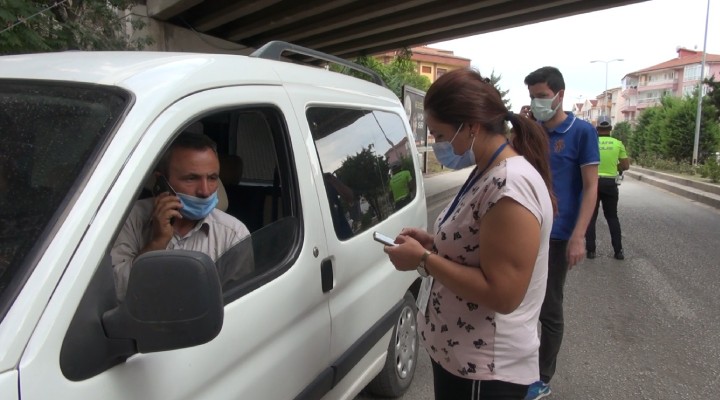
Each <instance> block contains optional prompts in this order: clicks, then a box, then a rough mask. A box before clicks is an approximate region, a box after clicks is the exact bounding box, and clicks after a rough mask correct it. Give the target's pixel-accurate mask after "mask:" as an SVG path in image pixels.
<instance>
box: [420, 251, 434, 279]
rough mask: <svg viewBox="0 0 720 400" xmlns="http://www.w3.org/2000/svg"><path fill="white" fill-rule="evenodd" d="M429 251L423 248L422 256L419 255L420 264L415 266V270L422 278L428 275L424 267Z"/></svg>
mask: <svg viewBox="0 0 720 400" xmlns="http://www.w3.org/2000/svg"><path fill="white" fill-rule="evenodd" d="M430 254H432V253H431V252H429V251H427V250H425V253H423V255H422V257H420V264H418V266H417V272H418V274H420V276H422V277H423V278H427V277H428V276H430V274H429V273H428V271H427V269H425V263H426V262H427V259H428V257H430Z"/></svg>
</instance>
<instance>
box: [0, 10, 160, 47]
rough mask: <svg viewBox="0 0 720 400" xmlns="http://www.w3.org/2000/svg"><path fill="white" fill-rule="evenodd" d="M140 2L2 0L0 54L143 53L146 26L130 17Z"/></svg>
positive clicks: (146, 41)
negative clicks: (141, 32) (140, 33)
mask: <svg viewBox="0 0 720 400" xmlns="http://www.w3.org/2000/svg"><path fill="white" fill-rule="evenodd" d="M137 3H138V1H137V0H72V1H69V0H63V1H57V2H52V3H51V2H38V1H27V0H0V26H1V27H2V29H0V30H1V31H2V33H0V54H18V53H34V52H42V51H62V50H139V49H142V48H143V47H144V46H145V45H147V44H149V43H150V39H149V38H147V37H131V33H132V32H135V31H138V30H139V29H141V28H142V27H143V26H144V22H143V21H142V20H140V19H137V18H127V16H128V15H129V14H128V12H129V10H130V9H131V8H132V7H133V6H134V5H135V4H137Z"/></svg>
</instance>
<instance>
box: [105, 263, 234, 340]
mask: <svg viewBox="0 0 720 400" xmlns="http://www.w3.org/2000/svg"><path fill="white" fill-rule="evenodd" d="M223 312H224V309H223V299H222V290H221V288H220V280H219V278H218V274H217V270H216V267H215V263H214V262H213V261H212V260H211V259H210V257H208V256H207V255H206V254H204V253H200V252H195V251H188V250H163V251H153V252H149V253H145V254H143V255H141V256H139V257H138V258H137V259H135V262H134V263H133V267H132V270H131V272H130V277H129V280H128V286H127V293H126V295H125V301H124V302H123V303H120V305H119V306H118V307H117V308H114V309H112V310H109V311H107V312H105V313H104V314H103V317H102V324H103V327H104V329H105V333H106V335H107V336H108V338H110V339H132V340H134V342H135V344H136V348H137V351H139V352H140V353H151V352H156V351H165V350H173V349H179V348H184V347H191V346H197V345H200V344H204V343H207V342H209V341H210V340H212V339H214V338H215V337H216V336H217V335H218V334H219V333H220V330H221V328H222V324H223Z"/></svg>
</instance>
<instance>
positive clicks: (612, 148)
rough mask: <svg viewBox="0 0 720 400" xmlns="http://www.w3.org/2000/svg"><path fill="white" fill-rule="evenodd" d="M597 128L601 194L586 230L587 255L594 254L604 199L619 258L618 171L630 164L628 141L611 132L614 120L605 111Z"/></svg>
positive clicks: (613, 242)
mask: <svg viewBox="0 0 720 400" xmlns="http://www.w3.org/2000/svg"><path fill="white" fill-rule="evenodd" d="M596 128H597V131H598V136H599V138H598V139H599V145H600V166H599V168H598V175H599V180H598V196H597V203H596V204H595V212H594V213H593V216H592V219H591V220H590V224H589V225H588V229H587V233H586V234H585V249H586V250H587V258H595V221H596V220H597V216H598V208H599V205H600V203H601V202H602V208H603V214H605V219H606V220H607V224H608V227H609V228H610V238H611V242H612V246H613V250H614V251H615V259H616V260H624V259H625V253H624V252H623V247H622V238H621V237H620V220H619V219H618V214H617V205H618V187H617V183H616V180H617V178H618V174H620V173H622V172H623V171H626V170H628V169H629V168H630V160H629V159H628V156H627V152H626V151H625V145H623V143H622V142H621V141H619V140H618V139H615V138H613V137H611V136H610V132H611V131H612V124H611V123H610V117H608V116H606V115H603V116H600V118H598V124H597V127H596Z"/></svg>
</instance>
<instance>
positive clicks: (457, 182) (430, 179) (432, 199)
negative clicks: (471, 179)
mask: <svg viewBox="0 0 720 400" xmlns="http://www.w3.org/2000/svg"><path fill="white" fill-rule="evenodd" d="M472 170H473V169H472V168H465V169H461V170H457V171H447V172H438V173H434V174H430V175H423V181H424V182H425V199H426V201H427V204H428V205H430V204H434V203H437V202H439V201H442V200H443V199H445V198H447V197H451V196H453V195H455V194H456V193H457V192H458V191H459V190H460V187H462V185H463V183H465V181H466V180H467V177H468V175H470V172H472Z"/></svg>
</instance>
